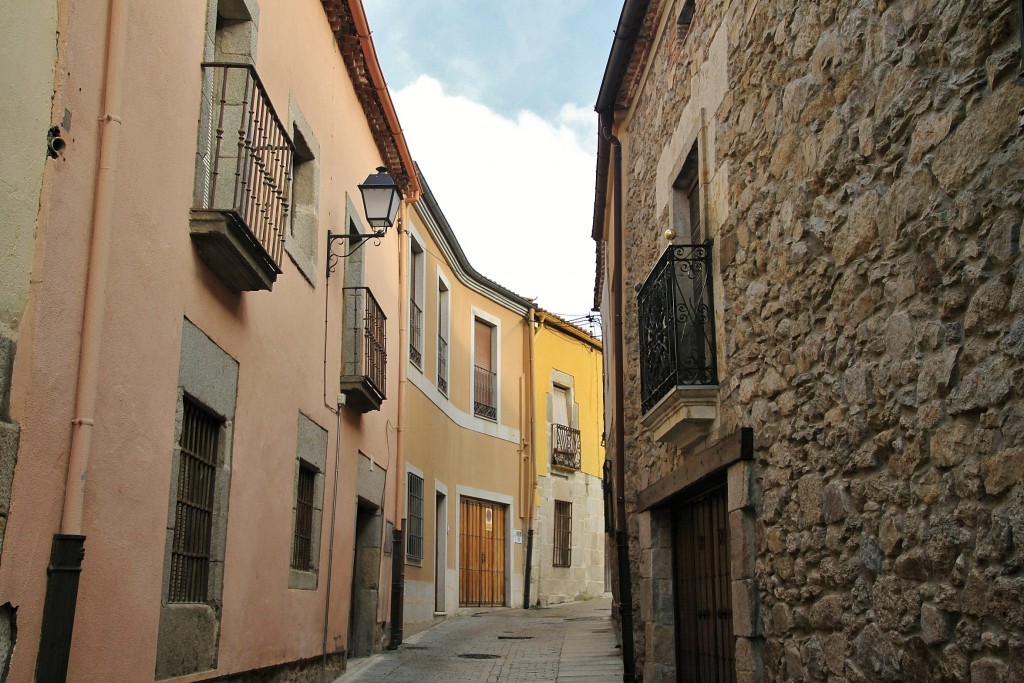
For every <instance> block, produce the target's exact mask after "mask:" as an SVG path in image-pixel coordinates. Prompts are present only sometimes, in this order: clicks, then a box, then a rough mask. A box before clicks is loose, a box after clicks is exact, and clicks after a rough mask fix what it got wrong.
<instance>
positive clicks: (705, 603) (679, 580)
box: [672, 482, 736, 683]
mask: <svg viewBox="0 0 1024 683" xmlns="http://www.w3.org/2000/svg"><path fill="white" fill-rule="evenodd" d="M672 535H673V554H674V567H673V584H674V585H673V589H674V593H675V603H676V624H677V627H676V663H677V667H678V670H677V672H676V678H677V680H680V681H694V682H695V683H705V682H707V683H729V682H730V681H735V680H736V657H735V638H734V636H733V632H732V599H731V594H730V592H729V589H730V577H729V518H728V510H727V505H726V487H725V484H724V482H723V483H721V484H719V485H717V486H714V487H713V488H711V489H710V490H706V491H704V492H703V493H702V494H700V495H699V496H697V497H694V498H691V499H689V500H687V501H685V502H683V503H681V504H678V505H676V506H675V507H674V508H673V511H672Z"/></svg>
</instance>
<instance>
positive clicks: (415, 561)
mask: <svg viewBox="0 0 1024 683" xmlns="http://www.w3.org/2000/svg"><path fill="white" fill-rule="evenodd" d="M405 563H406V564H411V565H412V566H414V567H422V566H423V558H422V557H409V556H408V555H406V556H405Z"/></svg>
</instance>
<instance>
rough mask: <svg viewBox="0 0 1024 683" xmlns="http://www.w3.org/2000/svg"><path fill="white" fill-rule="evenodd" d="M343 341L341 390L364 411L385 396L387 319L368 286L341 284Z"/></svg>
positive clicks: (377, 404)
mask: <svg viewBox="0 0 1024 683" xmlns="http://www.w3.org/2000/svg"><path fill="white" fill-rule="evenodd" d="M343 292H344V296H345V309H344V320H345V340H344V346H343V351H342V361H341V385H340V389H341V391H342V392H343V393H344V394H345V396H346V399H347V405H349V406H351V407H352V408H353V409H354V410H356V411H358V412H360V413H365V412H368V411H370V410H379V409H380V405H381V403H383V402H384V399H385V398H387V396H386V395H385V393H384V392H385V387H386V384H387V345H386V344H387V336H386V332H387V329H386V328H387V318H386V316H385V315H384V311H382V310H381V307H380V305H379V304H378V303H377V300H376V299H375V298H374V297H373V294H372V293H371V292H370V289H369V288H368V287H344V288H343Z"/></svg>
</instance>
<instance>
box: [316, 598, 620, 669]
mask: <svg viewBox="0 0 1024 683" xmlns="http://www.w3.org/2000/svg"><path fill="white" fill-rule="evenodd" d="M467 655H468V656H467ZM584 680H586V681H595V682H597V681H621V680H622V657H621V656H620V652H619V649H618V648H617V647H616V644H615V635H614V633H613V632H612V624H611V598H608V597H604V598H598V599H595V600H589V601H587V602H576V603H571V604H568V605H557V606H554V607H548V608H539V609H530V610H522V609H511V608H504V609H490V610H475V611H466V612H465V613H464V615H462V616H459V617H456V618H454V619H449V620H448V621H445V622H443V623H441V624H438V625H437V626H435V627H433V628H431V629H429V630H427V631H423V632H422V633H417V634H416V635H414V636H412V637H411V638H409V639H408V640H407V641H406V642H405V643H403V644H402V646H401V647H400V648H399V649H398V650H396V651H393V652H386V653H385V654H382V655H377V656H375V657H369V658H367V659H359V660H352V661H351V662H349V671H348V672H347V673H346V674H345V675H344V676H342V677H341V678H339V679H337V681H335V683H356V682H359V683H374V682H384V681H386V682H387V683H451V682H456V681H459V682H461V681H465V682H467V683H469V682H473V683H483V682H488V681H494V682H498V681H502V682H504V681H509V682H511V681H548V682H550V683H558V682H561V681H564V682H566V683H573V682H576V681H584Z"/></svg>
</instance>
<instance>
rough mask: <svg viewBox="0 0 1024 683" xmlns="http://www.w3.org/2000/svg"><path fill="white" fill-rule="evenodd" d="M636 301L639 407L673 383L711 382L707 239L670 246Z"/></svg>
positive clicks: (714, 375) (650, 404) (647, 406)
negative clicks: (697, 242)
mask: <svg viewBox="0 0 1024 683" xmlns="http://www.w3.org/2000/svg"><path fill="white" fill-rule="evenodd" d="M637 301H638V307H639V323H640V405H641V411H642V413H645V414H646V413H648V412H649V411H651V410H652V409H653V408H654V407H655V406H656V405H657V404H658V402H659V401H662V400H663V399H664V398H665V397H666V396H667V395H668V394H669V393H670V392H672V390H673V389H676V388H677V387H703V388H708V387H712V386H716V385H717V384H718V370H717V365H718V364H717V358H716V354H715V318H714V296H713V292H712V269H711V242H706V243H704V244H681V245H672V246H670V247H669V248H668V249H667V250H666V251H665V253H664V254H663V255H662V256H661V258H660V259H659V260H658V263H657V265H655V266H654V270H653V271H652V272H651V274H650V276H649V277H648V278H647V281H646V282H644V284H643V286H642V287H641V288H640V293H639V296H638V297H637Z"/></svg>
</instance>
